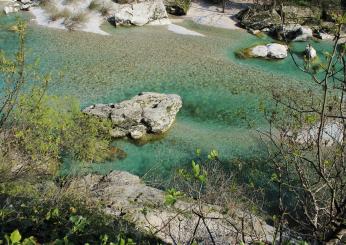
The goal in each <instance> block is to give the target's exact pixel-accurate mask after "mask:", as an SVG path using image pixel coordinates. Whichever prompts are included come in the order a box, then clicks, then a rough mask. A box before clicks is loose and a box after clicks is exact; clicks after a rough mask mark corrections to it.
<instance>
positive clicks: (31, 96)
mask: <svg viewBox="0 0 346 245" xmlns="http://www.w3.org/2000/svg"><path fill="white" fill-rule="evenodd" d="M42 93H43V92H42V91H41V90H40V89H33V91H32V92H31V93H28V94H23V95H22V96H21V97H20V99H19V104H18V106H17V108H16V110H15V111H14V117H15V119H16V124H15V125H14V127H13V129H12V130H13V134H14V137H15V138H16V143H17V144H18V145H20V147H21V149H23V151H24V152H25V154H27V155H28V156H29V157H30V158H31V160H32V161H36V162H45V161H46V162H49V161H51V160H53V161H59V160H60V159H61V157H62V156H63V155H68V156H70V157H72V158H73V159H76V160H80V161H85V162H99V161H102V160H104V159H105V158H107V157H108V156H109V150H110V148H109V145H110V140H111V139H110V137H109V129H110V123H109V122H107V121H106V120H104V121H103V120H99V119H97V118H92V117H89V116H87V115H85V114H83V113H82V112H81V111H80V106H79V104H78V102H77V101H76V100H74V99H72V98H64V97H62V98H61V97H56V96H47V95H43V94H42Z"/></svg>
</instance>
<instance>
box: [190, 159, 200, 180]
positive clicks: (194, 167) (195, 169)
mask: <svg viewBox="0 0 346 245" xmlns="http://www.w3.org/2000/svg"><path fill="white" fill-rule="evenodd" d="M192 171H193V175H194V176H195V177H196V178H198V176H199V174H200V172H201V168H200V166H199V164H196V163H195V161H193V160H192Z"/></svg>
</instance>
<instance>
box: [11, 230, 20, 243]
mask: <svg viewBox="0 0 346 245" xmlns="http://www.w3.org/2000/svg"><path fill="white" fill-rule="evenodd" d="M21 239H22V236H21V235H20V233H19V231H18V230H15V231H14V232H12V233H11V236H10V240H11V242H12V243H13V244H14V243H19V242H20V240H21Z"/></svg>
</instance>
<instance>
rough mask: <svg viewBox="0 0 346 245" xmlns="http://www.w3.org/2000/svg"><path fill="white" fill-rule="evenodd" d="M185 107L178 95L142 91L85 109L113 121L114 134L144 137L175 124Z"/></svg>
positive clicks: (116, 135)
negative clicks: (179, 112)
mask: <svg viewBox="0 0 346 245" xmlns="http://www.w3.org/2000/svg"><path fill="white" fill-rule="evenodd" d="M181 107H182V100H181V98H180V96H179V95H176V94H159V93H150V92H147V93H140V94H139V95H137V96H135V97H133V98H132V99H130V100H125V101H123V102H120V103H118V104H96V105H92V106H89V107H87V108H85V109H84V110H83V112H84V113H86V114H89V115H93V116H97V117H101V118H106V119H109V120H111V121H112V125H113V129H112V130H111V132H110V134H111V136H113V137H115V138H119V137H124V136H130V137H131V138H133V139H140V138H142V137H144V136H145V135H147V134H161V133H164V132H166V131H167V130H168V129H169V128H170V127H171V126H172V124H173V122H174V120H175V117H176V114H177V113H178V111H179V110H180V108H181Z"/></svg>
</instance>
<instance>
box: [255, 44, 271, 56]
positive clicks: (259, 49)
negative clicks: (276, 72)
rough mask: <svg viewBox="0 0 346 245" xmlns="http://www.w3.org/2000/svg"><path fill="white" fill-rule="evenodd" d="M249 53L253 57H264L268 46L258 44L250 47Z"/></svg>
mask: <svg viewBox="0 0 346 245" xmlns="http://www.w3.org/2000/svg"><path fill="white" fill-rule="evenodd" d="M251 55H252V56H253V57H261V58H265V57H267V56H268V48H267V46H265V45H259V46H256V47H254V48H252V49H251Z"/></svg>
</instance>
